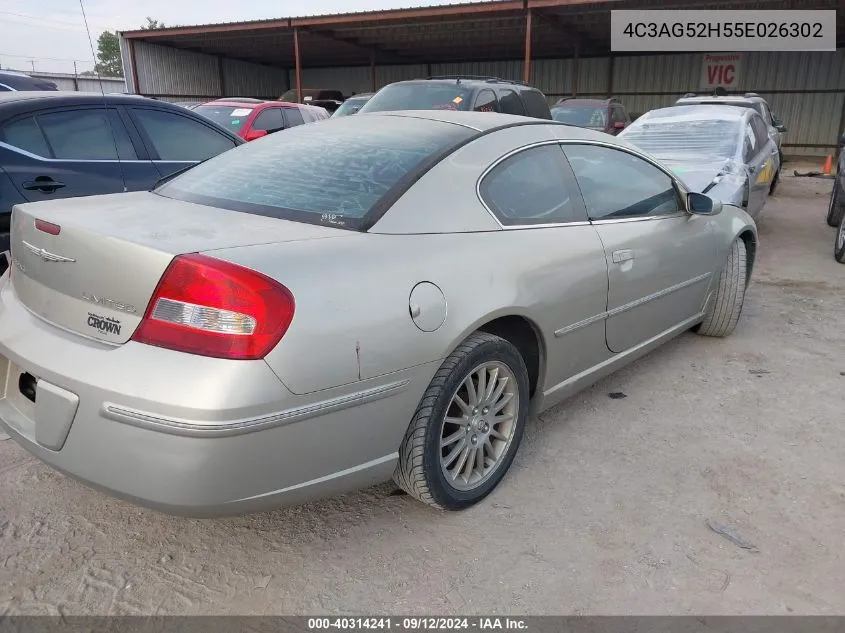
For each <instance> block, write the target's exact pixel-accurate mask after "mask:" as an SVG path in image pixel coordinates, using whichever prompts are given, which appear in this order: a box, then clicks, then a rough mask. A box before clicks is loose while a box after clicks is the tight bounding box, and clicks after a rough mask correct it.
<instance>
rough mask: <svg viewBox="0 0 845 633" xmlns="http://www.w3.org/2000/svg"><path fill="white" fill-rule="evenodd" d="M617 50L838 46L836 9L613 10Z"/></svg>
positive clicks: (612, 34) (612, 27)
mask: <svg viewBox="0 0 845 633" xmlns="http://www.w3.org/2000/svg"><path fill="white" fill-rule="evenodd" d="M610 46H611V50H612V51H613V52H614V53H616V52H619V53H622V52H631V53H652V52H654V53H674V52H679V53H683V52H704V51H708V52H719V51H731V52H733V51H835V50H836V11H835V10H823V11H732V10H725V11H685V10H667V11H648V10H643V11H628V10H619V11H616V10H614V11H611V12H610Z"/></svg>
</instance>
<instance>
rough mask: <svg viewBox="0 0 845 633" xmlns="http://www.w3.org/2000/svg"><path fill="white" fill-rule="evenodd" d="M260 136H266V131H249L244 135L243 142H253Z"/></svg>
mask: <svg viewBox="0 0 845 633" xmlns="http://www.w3.org/2000/svg"><path fill="white" fill-rule="evenodd" d="M262 136H267V130H250V131H249V132H247V133H246V136H245V137H244V140H246V141H254V140H255V139H257V138H261V137H262Z"/></svg>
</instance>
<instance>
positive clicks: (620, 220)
mask: <svg viewBox="0 0 845 633" xmlns="http://www.w3.org/2000/svg"><path fill="white" fill-rule="evenodd" d="M687 215H689V214H688V213H687V212H686V211H679V212H677V213H672V214H669V215H643V216H637V217H633V218H609V219H607V220H593V222H592V223H593V224H594V225H596V226H600V225H602V224H625V223H627V222H645V221H646V220H668V219H670V218H682V217H686V216H687Z"/></svg>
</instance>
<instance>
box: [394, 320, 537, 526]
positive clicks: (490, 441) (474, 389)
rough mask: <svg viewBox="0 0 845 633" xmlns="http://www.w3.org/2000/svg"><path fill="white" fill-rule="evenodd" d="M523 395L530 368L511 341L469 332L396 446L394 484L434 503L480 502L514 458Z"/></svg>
mask: <svg viewBox="0 0 845 633" xmlns="http://www.w3.org/2000/svg"><path fill="white" fill-rule="evenodd" d="M528 400H529V383H528V370H527V368H526V366H525V361H524V360H523V358H522V356H521V355H520V353H519V351H518V350H517V349H516V347H514V346H513V345H512V344H511V343H509V342H508V341H506V340H505V339H502V338H500V337H498V336H494V335H492V334H487V333H485V332H475V333H473V334H471V335H470V336H469V337H467V339H466V340H465V341H464V342H463V343H461V344H460V345H459V346H458V348H457V349H456V350H455V351H454V352H452V353H451V354H450V355H449V357H448V358H447V359H446V360H445V361H443V364H442V365H441V366H440V369H439V370H438V371H437V373H436V374H435V376H434V378H433V379H432V381H431V384H430V385H429V387H428V389H427V390H426V392H425V394H424V395H423V397H422V400H421V401H420V404H419V406H418V407H417V410H416V412H415V413H414V417H413V419H412V420H411V424H410V426H409V427H408V430H407V432H406V433H405V437H404V439H403V440H402V445H401V447H400V449H399V462H398V464H397V466H396V471H395V473H394V475H393V479H394V480H395V481H396V484H397V485H398V486H399V487H400V488H402V489H403V490H404V491H405V492H407V493H408V494H409V495H411V496H413V497H415V498H416V499H418V500H419V501H422V502H423V503H426V504H428V505H431V506H434V507H436V508H441V509H446V510H460V509H463V508H467V507H469V506H471V505H474V504H476V503H478V502H479V501H481V500H482V499H483V498H484V497H486V496H487V495H488V494H490V492H491V491H492V490H493V488H495V487H496V485H497V484H498V483H499V481H501V479H502V477H504V476H505V473H506V472H507V471H508V469H509V468H510V465H511V463H512V462H513V458H514V456H515V455H516V451H517V449H518V448H519V443H520V441H521V440H522V434H523V432H524V430H525V421H526V419H527V417H528Z"/></svg>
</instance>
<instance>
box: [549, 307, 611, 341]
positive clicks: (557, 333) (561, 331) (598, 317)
mask: <svg viewBox="0 0 845 633" xmlns="http://www.w3.org/2000/svg"><path fill="white" fill-rule="evenodd" d="M606 318H607V312H600V313H599V314H596V315H593V316H591V317H587V318H586V319H584V320H583V321H578V323H573V324H572V325H567V326H566V327H562V328H560V329H559V330H555V338H561V337H563V336H566V335H567V334H569V333H570V332H574V331H575V330H580V329H581V328H582V327H587V326H588V325H592V324H593V323H596V322H597V321H601V320H602V319H606Z"/></svg>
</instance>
